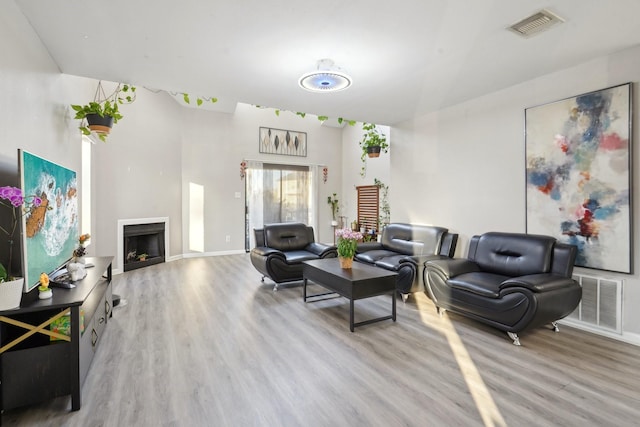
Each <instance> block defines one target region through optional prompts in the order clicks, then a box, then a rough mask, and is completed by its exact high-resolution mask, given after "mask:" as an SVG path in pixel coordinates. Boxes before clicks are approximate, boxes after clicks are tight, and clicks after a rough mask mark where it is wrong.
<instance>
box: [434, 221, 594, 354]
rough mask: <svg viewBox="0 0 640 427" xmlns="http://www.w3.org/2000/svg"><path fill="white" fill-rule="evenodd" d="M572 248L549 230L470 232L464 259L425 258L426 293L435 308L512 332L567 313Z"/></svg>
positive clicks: (574, 299) (572, 293)
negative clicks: (540, 232) (547, 233)
mask: <svg viewBox="0 0 640 427" xmlns="http://www.w3.org/2000/svg"><path fill="white" fill-rule="evenodd" d="M576 254H577V249H576V247H575V246H573V245H567V244H563V243H560V242H557V241H556V239H554V238H553V237H550V236H541V235H531V234H518V233H498V232H490V233H485V234H483V235H481V236H473V237H472V238H471V241H470V244H469V253H468V256H467V258H466V259H450V260H431V261H427V263H426V264H425V270H424V275H425V279H424V280H425V282H426V285H427V290H428V294H429V296H430V297H431V299H432V300H433V301H434V303H435V305H436V307H437V308H438V311H439V312H440V313H441V314H442V310H443V309H446V310H451V311H453V312H456V313H459V314H462V315H464V316H467V317H470V318H472V319H475V320H478V321H480V322H484V323H486V324H488V325H491V326H493V327H495V328H498V329H500V330H503V331H506V332H507V334H508V335H509V337H510V338H511V339H512V340H513V343H514V344H516V345H520V339H519V337H518V333H519V332H521V331H523V330H525V329H528V328H533V327H536V326H541V325H543V324H546V323H551V324H552V325H553V326H554V329H555V330H556V331H557V330H558V328H557V324H556V321H557V320H559V319H562V318H563V317H565V316H567V315H568V314H570V313H571V312H573V310H574V309H575V308H576V307H577V306H578V303H579V302H580V299H581V298H582V288H581V287H580V285H579V284H578V283H577V282H576V281H575V280H573V279H572V278H571V274H572V272H573V266H574V262H575V258H576Z"/></svg>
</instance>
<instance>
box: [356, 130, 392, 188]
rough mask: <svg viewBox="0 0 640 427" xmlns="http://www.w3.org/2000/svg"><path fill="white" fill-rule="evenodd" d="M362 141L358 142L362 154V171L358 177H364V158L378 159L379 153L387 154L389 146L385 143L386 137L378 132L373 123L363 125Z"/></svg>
mask: <svg viewBox="0 0 640 427" xmlns="http://www.w3.org/2000/svg"><path fill="white" fill-rule="evenodd" d="M362 130H364V131H365V132H364V134H363V135H362V140H361V141H360V148H361V149H362V154H361V156H360V160H362V169H361V170H360V175H361V176H364V175H365V166H366V160H365V159H366V157H367V156H369V157H379V156H380V153H381V152H385V153H387V152H388V151H389V144H388V143H387V136H386V135H385V134H384V133H382V132H380V131H379V130H378V127H377V126H376V125H375V124H374V123H363V124H362Z"/></svg>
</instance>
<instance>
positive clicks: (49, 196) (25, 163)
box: [18, 150, 79, 292]
mask: <svg viewBox="0 0 640 427" xmlns="http://www.w3.org/2000/svg"><path fill="white" fill-rule="evenodd" d="M18 159H19V166H20V181H21V186H22V192H23V194H24V196H25V197H29V196H38V197H40V198H41V199H42V204H41V205H40V206H39V207H38V208H35V209H33V210H31V211H30V212H29V213H27V214H26V215H22V224H21V225H22V233H21V234H22V269H23V274H24V292H29V291H31V290H32V289H33V288H35V287H36V286H38V284H39V280H40V274H41V273H47V274H49V275H53V274H54V273H55V272H56V271H58V270H60V269H61V268H62V267H65V266H66V264H67V262H68V261H69V260H70V259H71V257H72V256H73V250H74V249H75V248H76V245H77V242H78V236H79V227H78V185H77V180H76V173H75V171H72V170H70V169H67V168H65V167H63V166H60V165H57V164H55V163H52V162H50V161H48V160H46V159H43V158H42V157H38V156H36V155H35V154H32V153H29V152H28V151H25V150H18Z"/></svg>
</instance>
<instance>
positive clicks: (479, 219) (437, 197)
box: [391, 47, 640, 344]
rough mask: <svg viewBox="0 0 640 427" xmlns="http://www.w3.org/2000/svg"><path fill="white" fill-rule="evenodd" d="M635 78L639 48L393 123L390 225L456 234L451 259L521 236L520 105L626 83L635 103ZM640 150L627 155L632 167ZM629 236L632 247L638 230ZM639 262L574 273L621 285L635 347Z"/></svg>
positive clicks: (639, 318)
mask: <svg viewBox="0 0 640 427" xmlns="http://www.w3.org/2000/svg"><path fill="white" fill-rule="evenodd" d="M639 80H640V47H635V48H632V49H628V50H625V51H622V52H619V53H617V54H615V55H611V56H607V57H603V58H599V59H597V60H594V61H590V62H588V63H585V64H582V65H580V66H577V67H573V68H570V69H566V70H560V71H558V72H555V73H553V74H549V75H547V76H544V77H542V78H538V79H535V80H531V81H528V82H525V83H523V84H520V85H517V86H513V87H510V88H508V89H505V90H502V91H499V92H495V93H492V94H490V95H487V96H483V97H480V98H477V99H474V100H471V101H469V102H465V103H463V104H459V105H456V106H454V107H451V108H446V109H443V110H441V111H438V112H435V113H432V114H428V115H425V116H423V117H420V118H417V119H415V120H412V121H407V122H404V123H400V124H398V125H397V126H395V127H393V129H392V132H393V137H394V138H393V143H394V150H393V156H391V174H392V177H393V193H392V196H391V205H392V208H393V211H394V215H393V219H394V221H410V222H422V223H431V224H436V225H442V226H445V227H448V228H449V229H451V230H452V231H455V232H458V233H460V242H459V244H458V248H457V251H456V256H465V255H466V252H467V248H468V241H469V238H470V237H471V236H472V235H474V234H481V233H483V232H486V231H511V232H524V231H525V228H526V223H525V146H524V142H525V141H524V110H525V108H528V107H533V106H536V105H540V104H544V103H548V102H552V101H556V100H559V99H563V98H567V97H570V96H575V95H579V94H581V93H585V92H590V91H593V90H598V89H603V88H606V87H610V86H614V85H617V84H621V83H626V82H630V81H631V82H635V85H634V91H633V97H634V98H635V99H638V96H639V94H640V86H639V85H638V84H637V82H638V81H639ZM633 115H634V117H633V123H634V126H635V127H634V135H633V140H634V141H638V140H639V139H638V133H639V131H638V129H639V128H640V120H639V118H640V114H639V112H638V110H637V109H635V110H634V112H633ZM638 151H639V150H634V153H633V164H634V166H635V167H636V168H637V167H638V164H639V163H638ZM636 175H637V173H636ZM633 184H634V185H633V199H634V203H633V210H634V211H635V216H636V218H637V217H638V215H640V209H639V203H640V202H639V200H640V187H639V186H638V181H637V179H634V180H633ZM635 223H636V224H637V220H636V221H635ZM633 239H634V241H635V242H636V243H635V246H636V247H637V244H638V242H640V227H635V231H634V236H633ZM639 258H640V251H637V250H636V251H635V262H634V265H635V267H634V270H635V271H636V273H635V274H632V275H625V274H615V273H609V272H599V271H596V270H588V269H579V268H577V269H576V272H583V273H585V274H596V273H597V274H598V275H601V276H605V277H615V278H622V279H623V280H624V281H625V283H624V295H623V298H624V303H623V304H624V307H623V316H624V317H623V329H624V338H625V339H627V340H630V341H633V342H636V343H639V344H640V311H639V310H637V307H638V306H639V304H640V276H639V273H640V272H638V268H639V263H638V259H639Z"/></svg>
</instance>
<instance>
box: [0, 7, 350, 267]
mask: <svg viewBox="0 0 640 427" xmlns="http://www.w3.org/2000/svg"><path fill="white" fill-rule="evenodd" d="M0 10H1V11H2V13H1V14H0V48H1V51H2V53H3V54H2V55H1V56H0V90H1V93H2V97H0V111H2V114H0V141H1V144H0V172H2V173H1V174H0V176H2V177H5V176H8V177H11V176H12V175H14V176H15V177H16V178H15V181H13V182H7V183H5V182H2V183H0V185H5V184H14V185H17V184H18V182H17V149H18V148H24V149H27V150H29V151H32V152H33V153H34V154H38V155H40V156H42V157H44V158H47V159H49V160H52V161H54V162H56V163H59V164H61V165H63V166H65V167H68V168H70V169H73V170H75V171H77V172H78V178H79V181H81V176H80V173H81V136H80V132H79V131H78V130H77V127H78V121H76V120H74V119H73V116H74V112H73V111H72V110H71V108H70V104H81V103H84V102H86V101H88V100H91V99H93V96H94V92H95V88H96V84H97V81H95V80H93V79H86V78H80V77H74V76H69V75H64V74H61V73H60V70H59V69H58V67H57V65H56V64H55V63H54V62H53V60H52V59H51V58H50V56H49V54H48V53H47V51H46V49H44V47H43V46H42V43H41V42H40V40H39V38H38V37H37V35H36V34H35V33H34V32H33V29H32V28H31V27H30V26H29V24H28V23H27V22H26V20H25V18H24V16H23V15H22V14H21V13H20V11H19V10H18V9H17V8H16V6H15V3H14V2H13V1H12V0H0ZM129 83H134V84H136V85H137V86H138V99H137V100H136V101H135V103H133V104H131V105H124V106H122V107H121V111H122V113H123V116H124V118H123V119H122V120H121V121H120V122H119V123H118V124H116V126H115V127H114V129H113V130H112V132H111V135H110V136H109V138H108V140H107V142H106V143H97V144H95V145H93V148H92V174H93V176H92V186H93V188H92V195H93V197H92V204H93V206H92V212H93V217H92V224H93V230H92V234H93V236H92V244H91V246H90V247H89V254H90V255H116V248H117V242H116V240H117V221H118V220H119V219H137V218H147V217H154V218H155V217H169V221H170V227H171V230H170V253H169V256H170V257H177V256H180V255H182V254H183V253H185V252H187V249H186V248H187V246H183V244H184V243H186V238H187V236H188V225H189V224H188V216H186V219H183V214H184V212H185V211H184V208H183V201H184V200H186V199H185V197H186V194H187V193H186V192H185V191H184V190H185V188H186V186H188V183H189V182H192V181H193V182H196V183H201V184H202V185H206V194H205V200H206V203H205V223H206V227H205V236H204V237H205V239H204V240H205V252H207V253H218V252H227V251H242V250H244V214H243V203H244V182H243V181H241V180H240V177H239V173H240V161H241V160H242V159H247V158H248V159H264V160H267V161H271V162H286V163H297V164H310V165H318V164H320V165H327V166H328V167H329V170H330V172H329V179H328V181H327V183H322V182H321V184H320V185H319V187H318V200H319V205H318V206H317V214H318V218H319V220H318V223H319V224H320V227H319V230H316V238H317V239H318V240H319V241H332V240H333V237H332V229H331V227H330V226H329V224H330V220H331V209H330V207H329V205H327V204H326V199H327V196H328V195H330V194H331V193H333V192H339V191H340V185H341V182H342V174H341V171H342V159H341V130H340V129H335V128H329V127H323V126H320V122H319V121H318V120H317V118H316V117H315V116H307V117H306V118H301V117H298V116H296V115H295V114H292V113H288V112H282V113H281V114H280V116H276V115H275V113H274V110H271V109H264V110H263V109H258V108H256V107H252V106H249V105H240V106H239V107H238V109H237V110H236V112H235V114H232V115H231V114H222V113H216V112H211V111H206V110H204V109H194V108H186V107H181V106H179V104H177V102H176V101H175V100H174V99H173V98H172V97H170V96H169V95H167V94H166V93H164V92H159V93H158V92H157V91H150V90H146V89H145V88H144V82H129ZM105 85H106V86H107V87H110V86H111V84H110V83H105ZM107 87H105V89H106V91H107V92H108V90H109V89H108V88H107ZM260 126H267V127H273V128H281V129H292V130H298V131H303V132H307V141H308V155H307V157H291V156H280V155H267V154H262V155H261V154H259V153H258V128H259V127H260ZM7 169H9V170H8V172H7V171H6V170H7ZM3 171H5V172H3ZM3 179H5V178H3ZM82 191H83V189H82V188H80V199H81V200H82ZM238 191H240V192H241V198H240V199H236V198H235V197H234V194H235V193H236V192H238ZM323 202H324V203H323ZM183 231H184V236H185V237H183ZM226 235H230V236H231V242H229V243H227V242H226V241H225V236H226ZM115 265H116V266H118V265H119V263H118V262H116V264H115Z"/></svg>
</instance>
